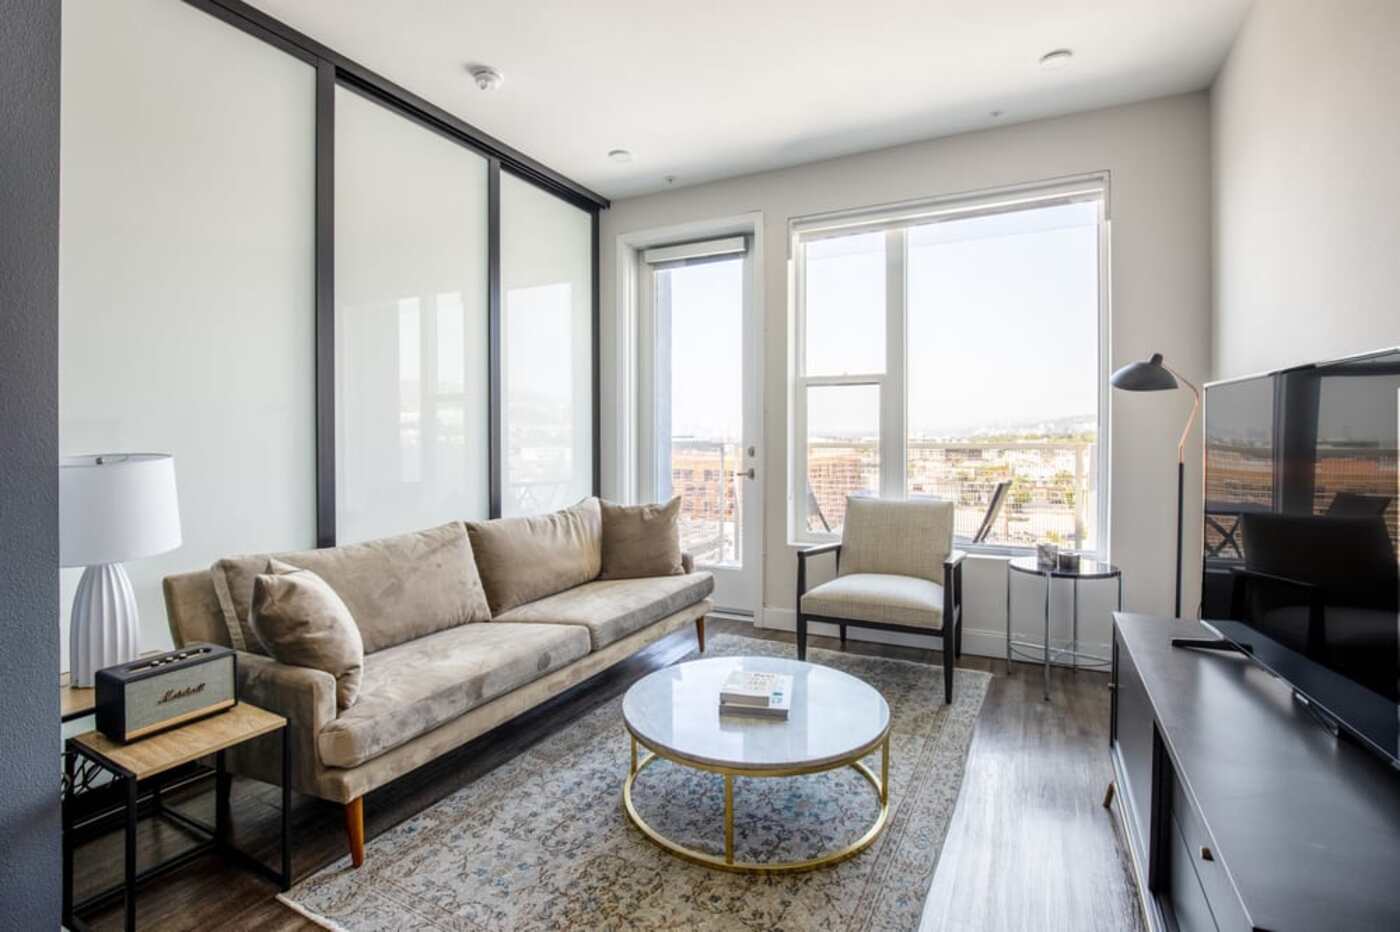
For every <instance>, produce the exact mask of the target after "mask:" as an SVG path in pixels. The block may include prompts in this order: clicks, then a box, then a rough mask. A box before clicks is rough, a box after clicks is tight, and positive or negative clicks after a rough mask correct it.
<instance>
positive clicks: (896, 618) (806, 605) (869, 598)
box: [802, 573, 943, 630]
mask: <svg viewBox="0 0 1400 932" xmlns="http://www.w3.org/2000/svg"><path fill="white" fill-rule="evenodd" d="M802 611H803V612H804V613H806V614H808V615H824V616H826V617H828V618H849V619H851V620H852V621H873V622H876V623H879V624H887V625H906V626H908V627H911V628H930V629H933V630H939V629H941V628H942V627H943V587H942V586H940V585H939V584H938V583H935V582H930V581H929V580H927V579H921V578H919V577H917V576H896V575H893V574H890V573H851V574H849V575H845V576H838V577H836V578H835V579H833V580H831V582H827V583H822V584H821V585H820V586H817V587H816V588H815V589H811V590H810V591H808V592H807V594H806V595H804V596H802Z"/></svg>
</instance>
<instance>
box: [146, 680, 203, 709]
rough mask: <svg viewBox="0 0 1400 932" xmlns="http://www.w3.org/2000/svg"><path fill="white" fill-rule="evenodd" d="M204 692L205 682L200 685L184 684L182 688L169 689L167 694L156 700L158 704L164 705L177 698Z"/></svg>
mask: <svg viewBox="0 0 1400 932" xmlns="http://www.w3.org/2000/svg"><path fill="white" fill-rule="evenodd" d="M202 692H204V684H203V683H200V684H199V685H198V686H183V687H181V688H180V689H167V690H166V691H165V695H163V696H161V697H160V698H159V699H157V700H156V705H164V704H165V703H167V702H174V701H175V700H176V699H184V698H185V697H186V696H195V695H198V694H199V693H202Z"/></svg>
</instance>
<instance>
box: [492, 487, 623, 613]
mask: <svg viewBox="0 0 1400 932" xmlns="http://www.w3.org/2000/svg"><path fill="white" fill-rule="evenodd" d="M467 534H468V535H469V536H470V537H471V544H472V553H473V554H475V556H476V566H477V569H478V570H479V571H480V573H481V583H482V585H483V586H485V587H486V599H487V601H488V602H490V604H491V613H492V614H493V615H499V614H501V613H502V612H506V611H509V610H510V609H512V608H515V607H516V606H517V605H524V604H525V603H526V602H533V601H535V600H536V599H542V598H544V597H545V596H547V595H554V593H556V592H563V591H564V590H565V589H572V588H573V587H574V586H581V585H583V584H584V583H586V582H589V581H590V580H593V579H596V578H597V576H598V570H599V569H600V568H601V566H602V561H603V544H602V537H603V519H602V516H601V515H600V513H599V511H598V499H596V498H585V499H584V500H583V501H581V502H579V503H578V504H577V505H570V506H569V507H568V508H565V509H563V510H562V511H555V512H552V513H550V514H546V515H529V516H526V517H521V518H497V519H495V520H494V521H469V522H467Z"/></svg>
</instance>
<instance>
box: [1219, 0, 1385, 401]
mask: <svg viewBox="0 0 1400 932" xmlns="http://www.w3.org/2000/svg"><path fill="white" fill-rule="evenodd" d="M1397 106H1400V3H1397V2H1395V0H1336V2H1331V3H1318V2H1316V0H1260V2H1258V3H1256V4H1255V6H1254V8H1253V10H1252V12H1251V13H1250V16H1249V18H1248V19H1247V20H1246V22H1245V25H1244V27H1243V29H1242V30H1241V32H1240V35H1239V37H1238V39H1237V40H1236V42H1235V45H1234V48H1233V49H1232V50H1231V52H1230V57H1229V59H1228V60H1227V61H1226V64H1225V67H1224V69H1223V70H1222V72H1221V75H1220V77H1219V78H1218V79H1217V81H1216V84H1215V87H1214V88H1213V90H1212V92H1211V122H1212V138H1213V146H1214V187H1215V208H1214V209H1215V248H1216V261H1215V322H1214V354H1215V355H1214V366H1213V374H1214V376H1215V377H1217V378H1230V377H1233V376H1237V375H1244V374H1248V373H1251V372H1258V371H1260V370H1263V369H1272V368H1277V367H1280V366H1286V365H1291V364H1295V363H1301V362H1307V361H1311V360H1316V359H1325V358H1328V357H1333V356H1339V355H1346V354H1349V353H1356V352H1361V351H1363V350H1369V349H1376V348H1379V347H1382V346H1393V345H1396V344H1400V110H1397Z"/></svg>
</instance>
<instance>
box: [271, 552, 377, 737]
mask: <svg viewBox="0 0 1400 932" xmlns="http://www.w3.org/2000/svg"><path fill="white" fill-rule="evenodd" d="M253 630H254V631H255V632H256V633H257V636H258V641H259V642H260V643H261V644H262V645H263V647H264V648H265V649H266V650H267V652H268V653H269V654H271V655H272V656H273V657H275V658H276V659H277V660H278V661H279V662H281V663H285V664H289V665H291V666H294V667H311V668H312V669H314V670H325V671H326V672H327V673H329V674H330V675H331V676H333V677H335V701H336V707H337V708H341V709H346V708H349V707H350V706H352V705H354V704H355V697H356V696H357V695H358V694H359V692H360V677H361V676H362V674H363V673H364V663H365V645H364V641H363V640H361V638H360V629H359V628H358V627H356V626H355V619H354V618H353V617H352V616H351V615H350V609H349V608H347V607H346V605H345V602H344V600H343V599H341V598H340V596H338V595H336V593H335V590H334V589H332V588H331V587H330V586H329V585H327V584H326V581H325V580H324V579H322V578H321V577H320V576H317V575H316V574H315V573H313V572H311V571H310V570H300V569H297V568H296V567H295V566H292V565H290V564H288V563H283V562H281V561H279V560H269V561H268V564H267V572H266V573H262V574H260V575H258V577H257V578H256V579H255V580H254V582H253Z"/></svg>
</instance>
